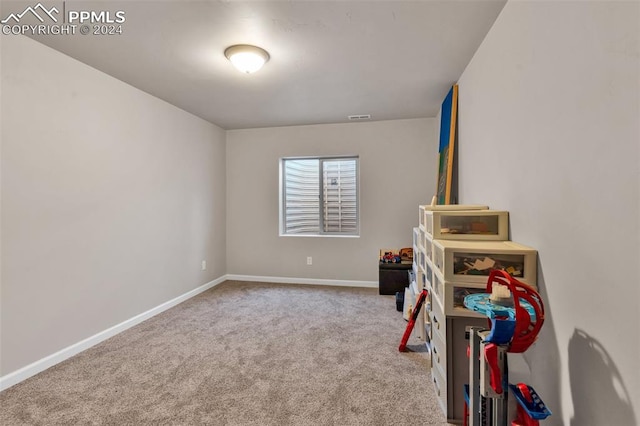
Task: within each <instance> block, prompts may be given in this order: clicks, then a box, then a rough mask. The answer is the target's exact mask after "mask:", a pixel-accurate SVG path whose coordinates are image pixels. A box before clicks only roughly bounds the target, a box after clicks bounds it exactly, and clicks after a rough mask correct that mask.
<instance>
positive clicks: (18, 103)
mask: <svg viewBox="0 0 640 426" xmlns="http://www.w3.org/2000/svg"><path fill="white" fill-rule="evenodd" d="M2 39H3V40H2V115H1V119H2V151H1V155H2V157H1V167H2V183H1V191H2V192H1V193H2V207H1V214H2V218H1V220H2V223H1V229H2V235H1V244H2V254H1V259H0V260H1V264H2V274H1V280H2V285H1V293H0V294H1V311H2V313H1V317H0V320H1V334H2V345H1V353H0V360H1V364H0V375H4V374H7V373H10V372H12V371H14V370H16V369H18V368H20V367H23V366H25V365H28V364H30V363H32V362H34V361H36V360H39V359H41V358H43V357H45V356H48V355H50V354H52V353H54V352H56V351H58V350H60V349H63V348H65V347H67V346H69V345H72V344H74V343H77V342H79V341H81V340H83V339H85V338H87V337H89V336H92V335H94V334H95V333H98V332H101V331H103V330H105V329H107V328H109V327H111V326H114V325H116V324H118V323H120V322H122V321H124V320H128V319H130V318H132V317H134V316H135V315H138V314H140V313H141V312H144V311H146V310H148V309H151V308H153V307H156V306H158V305H160V304H161V303H164V302H166V301H168V300H170V299H172V298H175V297H177V296H179V295H182V294H184V293H186V292H188V291H189V290H191V289H194V288H196V287H198V286H200V285H202V284H205V283H207V282H209V281H212V280H214V279H215V278H218V277H220V276H223V275H224V274H225V272H226V271H225V268H226V259H225V254H226V251H225V244H226V238H225V227H226V218H225V213H226V210H225V190H226V189H225V185H226V182H225V177H226V176H225V134H224V131H222V130H221V129H220V128H218V127H216V126H214V125H212V124H210V123H207V122H205V121H203V120H201V119H199V118H196V117H194V116H193V115H190V114H188V113H186V112H184V111H182V110H180V109H178V108H176V107H174V106H171V105H169V104H167V103H165V102H163V101H160V100H159V99H157V98H154V97H152V96H150V95H148V94H146V93H143V92H141V91H139V90H137V89H134V88H132V87H131V86H128V85H126V84H124V83H122V82H120V81H118V80H116V79H114V78H111V77H109V76H107V75H105V74H103V73H101V72H98V71H96V70H95V69H93V68H90V67H88V66H86V65H83V64H81V63H79V62H77V61H75V60H73V59H71V58H69V57H67V56H64V55H62V54H60V53H58V52H56V51H54V50H51V49H49V48H47V47H45V46H43V45H41V44H39V43H36V42H34V41H32V40H30V39H27V38H21V37H17V36H16V37H13V36H12V37H2ZM202 260H206V261H207V264H208V269H207V270H206V271H201V261H202Z"/></svg>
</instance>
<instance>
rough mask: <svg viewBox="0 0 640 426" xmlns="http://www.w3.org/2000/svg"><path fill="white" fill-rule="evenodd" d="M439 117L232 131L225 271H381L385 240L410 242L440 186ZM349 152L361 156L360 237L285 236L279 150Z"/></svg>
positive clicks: (346, 274)
mask: <svg viewBox="0 0 640 426" xmlns="http://www.w3.org/2000/svg"><path fill="white" fill-rule="evenodd" d="M435 125H436V123H435V120H434V119H413V120H393V121H381V122H370V123H349V124H326V125H315V126H292V127H278V128H265V129H249V130H234V131H229V132H227V236H228V239H227V268H228V271H227V272H228V273H229V274H239V275H253V276H261V277H294V278H310V279H331V280H347V281H350V280H355V281H377V279H378V269H377V256H378V250H379V249H380V248H385V247H389V248H394V247H396V248H400V247H411V244H412V241H411V232H412V231H411V229H412V227H413V226H417V224H418V204H425V203H428V202H430V200H431V197H432V195H433V192H434V191H435V181H436V173H437V151H438V147H437V142H436V137H435ZM342 154H355V155H359V156H360V163H359V164H360V237H359V238H344V237H343V238H340V237H280V236H279V235H278V191H279V188H278V164H279V159H280V158H281V157H287V156H313V155H342ZM307 256H312V257H313V265H312V266H307V265H306V258H307Z"/></svg>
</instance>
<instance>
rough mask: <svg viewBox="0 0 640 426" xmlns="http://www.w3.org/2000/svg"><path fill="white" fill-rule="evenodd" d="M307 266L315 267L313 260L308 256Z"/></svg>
mask: <svg viewBox="0 0 640 426" xmlns="http://www.w3.org/2000/svg"><path fill="white" fill-rule="evenodd" d="M307 265H313V258H312V257H311V256H307Z"/></svg>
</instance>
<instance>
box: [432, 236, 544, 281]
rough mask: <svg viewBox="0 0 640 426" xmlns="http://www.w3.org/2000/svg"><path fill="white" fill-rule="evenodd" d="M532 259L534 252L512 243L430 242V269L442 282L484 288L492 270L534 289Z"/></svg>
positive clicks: (533, 263)
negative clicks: (431, 245)
mask: <svg viewBox="0 0 640 426" xmlns="http://www.w3.org/2000/svg"><path fill="white" fill-rule="evenodd" d="M536 259H537V251H536V250H534V249H532V248H531V247H527V246H524V245H522V244H518V243H515V242H513V241H455V240H436V239H434V240H433V266H434V268H435V270H436V271H437V272H439V273H440V275H441V276H442V278H443V279H444V281H450V282H455V283H481V284H485V285H486V283H487V277H488V276H489V274H490V272H491V270H492V269H503V270H505V271H507V272H508V273H509V274H510V275H512V276H514V277H515V278H517V279H518V280H519V281H522V282H523V283H526V284H529V285H533V286H535V285H536V267H537V265H536V262H537V260H536ZM434 281H435V279H434Z"/></svg>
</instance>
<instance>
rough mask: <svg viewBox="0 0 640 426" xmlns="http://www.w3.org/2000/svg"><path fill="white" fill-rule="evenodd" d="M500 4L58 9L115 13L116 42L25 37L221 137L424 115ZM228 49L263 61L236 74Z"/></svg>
mask: <svg viewBox="0 0 640 426" xmlns="http://www.w3.org/2000/svg"><path fill="white" fill-rule="evenodd" d="M505 2H506V0H471V1H462V0H447V1H430V0H423V1H410V2H404V1H351V2H347V1H276V2H274V1H259V2H246V1H128V2H122V1H121V2H116V1H102V2H79V1H66V2H65V3H64V4H63V6H64V7H65V8H66V10H72V9H83V10H108V11H112V12H115V11H117V10H122V11H124V12H125V14H126V21H125V22H124V23H123V24H122V30H123V34H122V35H111V36H97V35H86V36H83V35H80V34H76V35H73V36H61V35H52V36H44V37H43V36H39V37H35V38H36V39H37V40H39V41H40V42H42V43H44V44H46V45H49V46H51V47H53V48H55V49H57V50H59V51H61V52H64V53H66V54H67V55H69V56H71V57H73V58H76V59H78V60H80V61H82V62H84V63H86V64H88V65H90V66H92V67H94V68H97V69H99V70H101V71H104V72H105V73H107V74H110V75H112V76H114V77H116V78H118V79H120V80H122V81H125V82H127V83H129V84H131V85H132V86H135V87H137V88H139V89H141V90H144V91H145V92H148V93H151V94H152V95H155V96H157V97H159V98H161V99H164V100H166V101H167V102H170V103H172V104H174V105H176V106H178V107H180V108H182V109H184V110H186V111H189V112H191V113H193V114H195V115H197V116H199V117H202V118H204V119H205V120H208V121H210V122H212V123H214V124H217V125H219V126H220V127H222V128H224V129H238V128H251V127H272V126H288V125H298V124H319V123H339V122H346V121H348V119H347V116H348V115H353V114H371V116H372V120H389V119H402V118H416V117H434V116H435V115H436V114H437V112H438V109H439V107H440V104H441V102H442V100H443V98H444V96H445V95H446V93H447V91H448V90H449V88H450V87H451V85H452V84H453V83H455V82H456V80H457V79H458V78H459V77H460V75H461V74H462V72H463V71H464V68H465V67H466V65H467V64H468V63H469V61H470V60H471V58H472V56H473V54H474V53H475V51H476V50H477V48H478V46H479V45H480V43H481V42H482V40H483V38H484V37H485V35H486V33H487V32H488V31H489V29H490V28H491V26H492V25H493V22H494V21H495V19H496V17H497V16H498V14H499V13H500V11H501V10H502V7H503V6H504V4H505ZM3 3H4V4H3V6H2V16H3V17H4V16H5V15H7V12H13V11H17V12H19V11H20V10H15V9H19V8H20V7H19V6H17V5H15V4H12V2H6V1H4V2H3ZM36 3H37V0H36V1H31V2H27V3H26V4H27V5H28V4H32V5H35V4H36ZM55 3H56V2H44V4H45V5H50V4H55ZM57 3H62V2H57ZM20 4H22V5H24V4H25V3H24V2H21V3H20ZM233 44H255V45H258V46H260V47H262V48H264V49H266V50H267V51H268V52H269V54H270V55H271V59H270V61H269V62H268V63H267V64H266V65H265V67H264V68H263V69H262V70H261V71H259V72H258V73H255V74H249V75H246V74H242V73H240V72H238V71H237V70H235V69H234V68H233V67H232V65H231V64H230V63H229V61H228V60H227V59H226V58H225V56H224V50H225V48H226V47H228V46H230V45H233Z"/></svg>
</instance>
